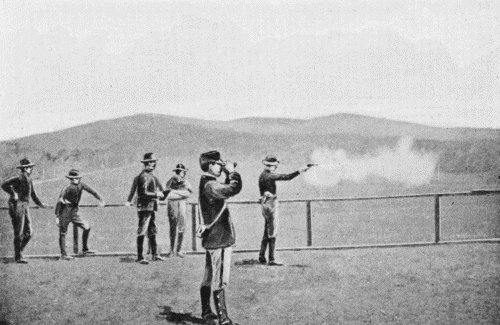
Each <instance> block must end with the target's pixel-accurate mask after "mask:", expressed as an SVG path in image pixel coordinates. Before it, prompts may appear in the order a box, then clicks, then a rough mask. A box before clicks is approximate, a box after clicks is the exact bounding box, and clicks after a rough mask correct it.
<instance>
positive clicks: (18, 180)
mask: <svg viewBox="0 0 500 325" xmlns="http://www.w3.org/2000/svg"><path fill="white" fill-rule="evenodd" d="M33 166H35V164H34V163H32V162H31V161H30V160H29V159H27V158H23V159H21V161H20V164H19V166H17V168H19V169H20V170H21V174H20V175H19V176H17V177H12V178H10V179H8V180H7V181H5V182H4V183H3V184H2V189H3V190H4V191H5V192H7V193H8V194H9V195H10V198H9V215H10V218H11V221H12V226H13V228H14V259H15V261H16V263H22V264H27V263H28V261H26V260H25V259H23V256H22V253H23V250H24V248H25V247H26V245H27V244H28V242H29V241H30V239H31V236H33V229H32V228H31V218H30V209H29V204H30V197H31V198H32V199H33V201H34V202H35V204H36V205H38V206H39V207H41V208H45V205H44V204H43V203H42V202H41V201H40V199H39V198H38V196H37V195H36V192H35V188H34V187H33V182H32V180H31V172H32V171H33Z"/></svg>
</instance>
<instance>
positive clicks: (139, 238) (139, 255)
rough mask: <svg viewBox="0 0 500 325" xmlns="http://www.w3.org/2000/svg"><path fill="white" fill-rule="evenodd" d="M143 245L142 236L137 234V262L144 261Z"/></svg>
mask: <svg viewBox="0 0 500 325" xmlns="http://www.w3.org/2000/svg"><path fill="white" fill-rule="evenodd" d="M143 245H144V236H137V262H142V261H145V259H144V255H143V254H142V251H143V247H142V246H143Z"/></svg>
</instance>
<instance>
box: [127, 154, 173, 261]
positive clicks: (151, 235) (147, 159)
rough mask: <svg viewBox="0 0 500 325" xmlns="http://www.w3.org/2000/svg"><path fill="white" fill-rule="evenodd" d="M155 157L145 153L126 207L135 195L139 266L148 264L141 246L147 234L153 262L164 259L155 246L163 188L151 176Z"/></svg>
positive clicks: (154, 177)
mask: <svg viewBox="0 0 500 325" xmlns="http://www.w3.org/2000/svg"><path fill="white" fill-rule="evenodd" d="M156 161H157V159H156V158H155V155H154V154H153V153H152V152H149V153H146V154H145V155H144V159H143V160H141V162H142V163H143V164H144V169H143V170H142V172H141V173H140V174H139V175H138V176H136V177H135V178H134V181H133V183H132V188H131V189H130V194H129V196H128V199H127V202H125V205H126V206H130V205H131V202H132V199H133V198H134V195H135V194H136V193H137V215H138V218H139V225H138V227H137V262H138V263H140V264H149V262H148V260H146V259H145V258H144V254H143V246H144V237H145V236H146V233H147V234H148V239H149V243H150V244H151V253H152V254H153V261H163V260H164V259H163V258H162V257H160V255H159V254H157V249H158V246H157V244H156V232H157V230H156V224H155V217H156V211H158V199H161V198H163V197H164V193H163V187H162V185H161V183H160V180H159V179H158V178H157V177H156V176H154V175H153V170H155V168H156Z"/></svg>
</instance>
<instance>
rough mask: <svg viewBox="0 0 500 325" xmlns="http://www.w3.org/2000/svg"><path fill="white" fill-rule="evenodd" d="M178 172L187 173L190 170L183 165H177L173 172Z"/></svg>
mask: <svg viewBox="0 0 500 325" xmlns="http://www.w3.org/2000/svg"><path fill="white" fill-rule="evenodd" d="M178 170H180V171H185V172H187V171H188V170H189V169H187V168H186V166H184V165H183V164H177V166H175V168H174V169H173V171H174V172H176V171H178Z"/></svg>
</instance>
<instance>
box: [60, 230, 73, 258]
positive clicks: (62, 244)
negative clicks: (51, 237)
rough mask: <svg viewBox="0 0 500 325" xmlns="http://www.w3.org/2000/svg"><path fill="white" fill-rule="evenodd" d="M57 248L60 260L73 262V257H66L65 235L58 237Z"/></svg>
mask: <svg viewBox="0 0 500 325" xmlns="http://www.w3.org/2000/svg"><path fill="white" fill-rule="evenodd" d="M59 248H60V249H61V260H65V261H71V260H73V256H68V254H67V253H66V235H62V234H60V235H59Z"/></svg>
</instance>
